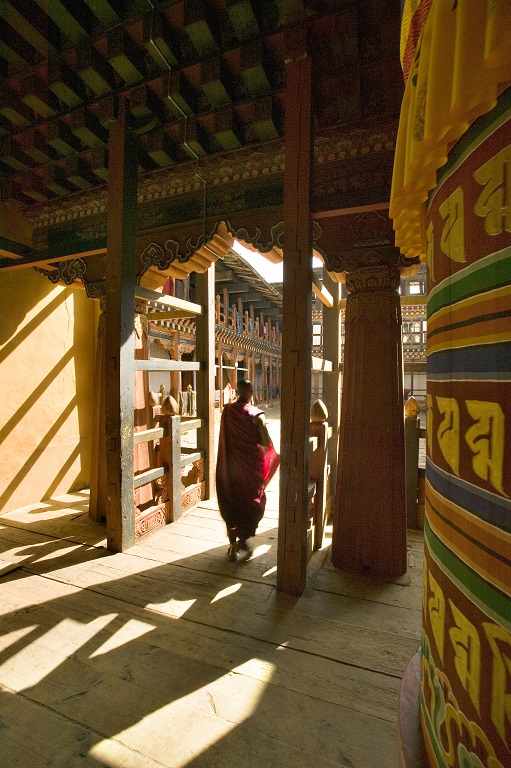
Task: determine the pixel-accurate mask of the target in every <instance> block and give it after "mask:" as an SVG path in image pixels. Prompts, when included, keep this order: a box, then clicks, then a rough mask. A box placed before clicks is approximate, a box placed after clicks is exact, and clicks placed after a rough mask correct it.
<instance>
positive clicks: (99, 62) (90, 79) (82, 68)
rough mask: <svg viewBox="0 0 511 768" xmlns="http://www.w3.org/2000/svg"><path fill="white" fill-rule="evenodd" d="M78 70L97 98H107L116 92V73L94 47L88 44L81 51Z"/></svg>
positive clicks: (78, 55) (77, 65) (78, 58)
mask: <svg viewBox="0 0 511 768" xmlns="http://www.w3.org/2000/svg"><path fill="white" fill-rule="evenodd" d="M76 69H77V72H78V74H79V75H80V77H81V78H82V80H83V81H84V83H85V84H86V85H88V86H89V88H90V89H91V90H92V91H94V93H95V94H96V96H99V97H101V96H105V95H106V94H107V93H111V92H112V91H113V90H115V88H116V83H115V73H114V71H113V69H112V67H111V66H110V64H109V63H108V62H107V61H105V59H104V58H103V57H102V56H101V55H100V54H99V53H98V51H97V50H96V49H95V48H94V46H93V45H90V44H88V45H86V46H84V47H83V48H80V49H79V51H78V54H77V63H76Z"/></svg>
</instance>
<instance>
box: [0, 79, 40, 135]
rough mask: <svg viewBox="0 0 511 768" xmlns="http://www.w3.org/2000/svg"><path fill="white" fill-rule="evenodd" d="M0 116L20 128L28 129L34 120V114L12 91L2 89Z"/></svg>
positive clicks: (0, 90)
mask: <svg viewBox="0 0 511 768" xmlns="http://www.w3.org/2000/svg"><path fill="white" fill-rule="evenodd" d="M0 115H3V116H4V117H5V118H7V120H9V122H11V123H12V124H13V125H15V126H16V127H19V128H26V127H27V126H29V125H30V123H31V122H32V120H33V117H34V116H33V113H32V111H31V110H30V109H29V107H27V105H26V104H24V103H23V102H22V101H21V100H20V99H19V98H18V97H17V96H16V95H15V94H14V93H13V92H12V91H10V90H8V89H7V88H0Z"/></svg>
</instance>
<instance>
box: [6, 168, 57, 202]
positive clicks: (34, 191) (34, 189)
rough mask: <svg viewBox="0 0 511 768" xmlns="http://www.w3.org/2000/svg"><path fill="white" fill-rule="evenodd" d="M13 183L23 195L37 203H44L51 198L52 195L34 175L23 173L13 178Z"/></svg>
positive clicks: (39, 178) (38, 177)
mask: <svg viewBox="0 0 511 768" xmlns="http://www.w3.org/2000/svg"><path fill="white" fill-rule="evenodd" d="M14 181H15V183H16V185H17V186H18V187H19V189H20V191H21V192H22V193H23V195H25V196H26V197H28V198H31V199H32V200H35V201H36V202H38V203H44V202H46V201H47V200H49V199H50V198H51V197H53V194H51V193H50V192H49V190H48V188H47V187H46V185H45V184H44V182H43V180H42V179H41V177H40V176H37V175H36V174H35V173H24V174H23V175H19V176H15V178H14Z"/></svg>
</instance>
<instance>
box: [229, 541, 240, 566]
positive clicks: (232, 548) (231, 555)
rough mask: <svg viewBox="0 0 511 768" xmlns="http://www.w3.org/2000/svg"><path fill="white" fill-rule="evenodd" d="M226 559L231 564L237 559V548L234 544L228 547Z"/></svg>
mask: <svg viewBox="0 0 511 768" xmlns="http://www.w3.org/2000/svg"><path fill="white" fill-rule="evenodd" d="M227 557H228V559H229V560H230V562H231V563H235V562H236V560H237V559H238V548H237V547H236V544H230V545H229V549H228V550H227Z"/></svg>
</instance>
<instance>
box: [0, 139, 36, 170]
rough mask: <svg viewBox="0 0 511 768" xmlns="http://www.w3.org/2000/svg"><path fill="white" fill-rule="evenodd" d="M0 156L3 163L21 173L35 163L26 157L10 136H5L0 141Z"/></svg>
mask: <svg viewBox="0 0 511 768" xmlns="http://www.w3.org/2000/svg"><path fill="white" fill-rule="evenodd" d="M0 157H1V159H2V162H3V163H5V164H6V165H8V166H9V167H10V168H13V169H14V170H15V171H19V172H22V173H23V172H24V171H27V170H28V169H29V168H31V167H32V166H33V165H35V163H34V161H33V160H32V159H31V158H28V157H27V155H26V154H25V153H24V152H23V151H22V150H21V148H20V146H19V145H18V144H17V143H16V142H15V141H13V140H12V139H11V137H10V136H6V138H4V139H2V141H1V142H0Z"/></svg>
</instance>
